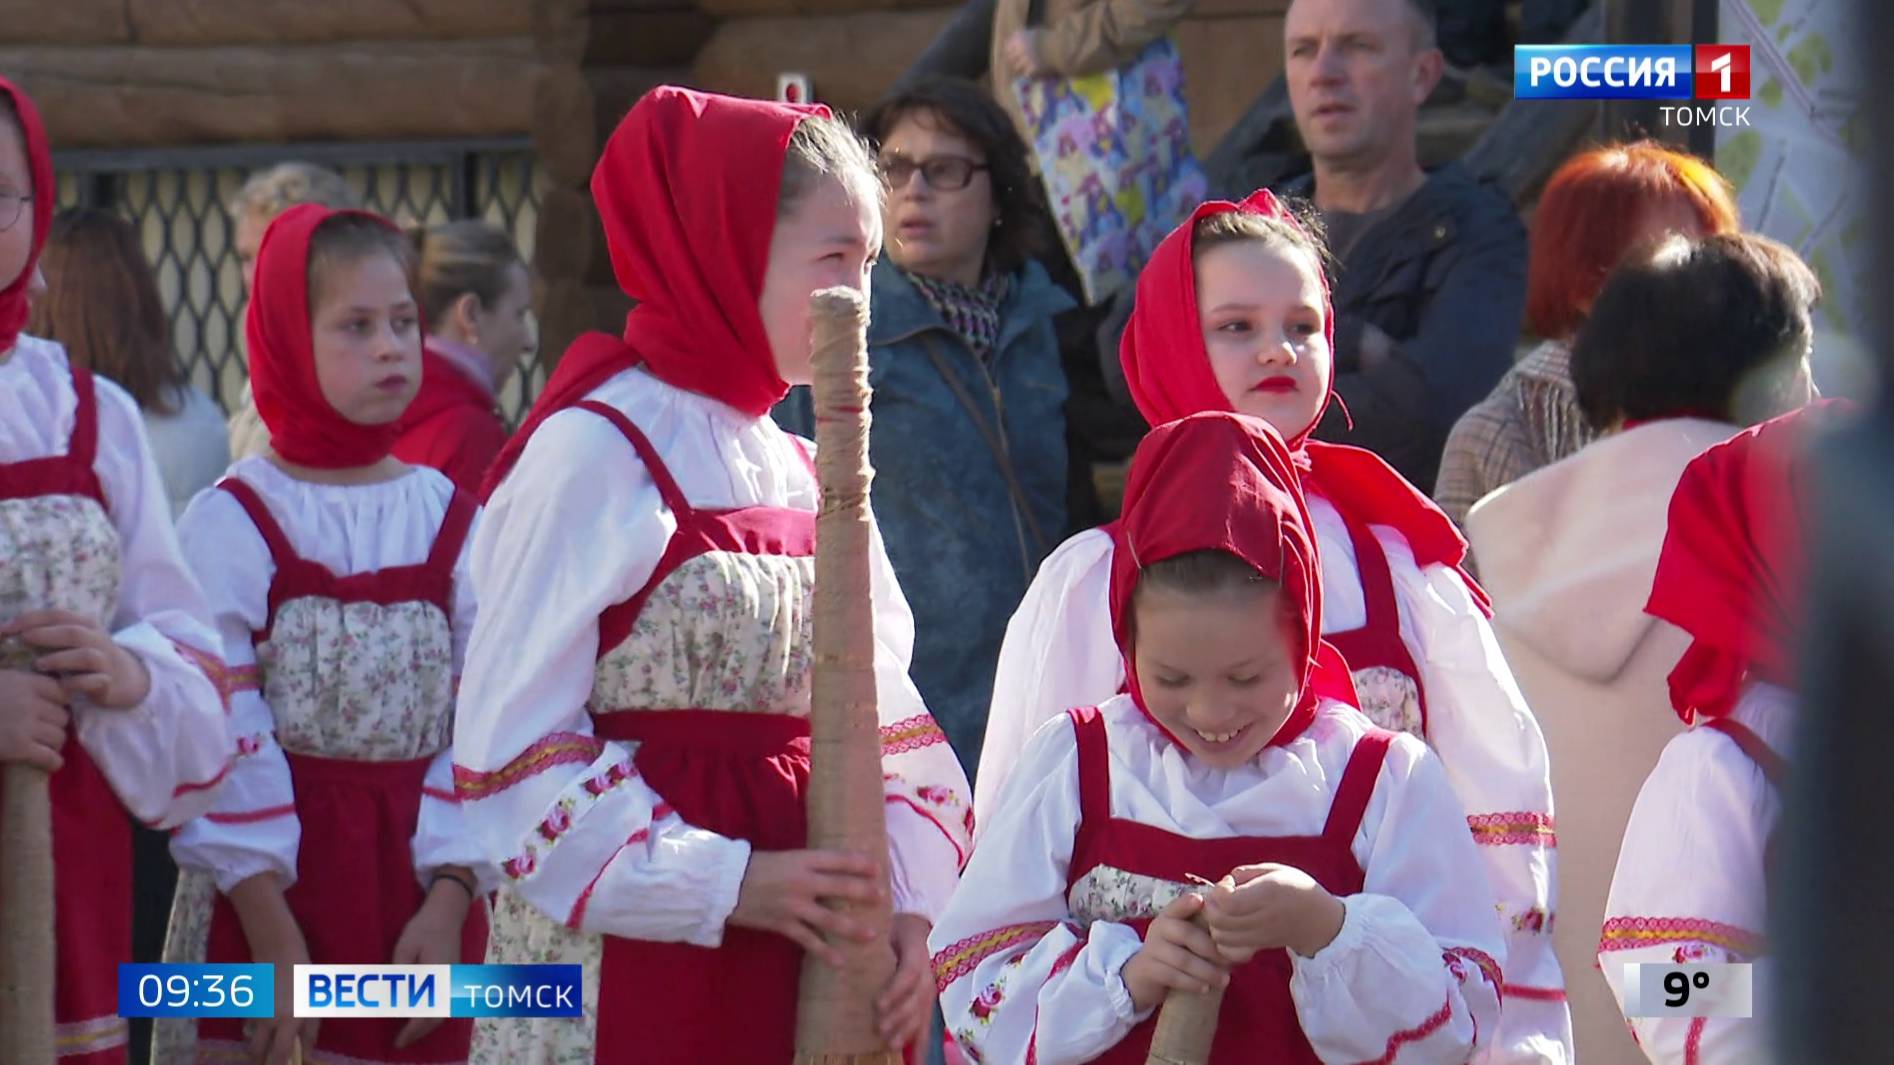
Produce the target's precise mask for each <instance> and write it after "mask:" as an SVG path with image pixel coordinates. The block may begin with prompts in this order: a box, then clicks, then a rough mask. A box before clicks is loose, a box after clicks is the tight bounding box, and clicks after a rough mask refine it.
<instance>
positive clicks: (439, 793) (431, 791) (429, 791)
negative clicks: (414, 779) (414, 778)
mask: <svg viewBox="0 0 1894 1065" xmlns="http://www.w3.org/2000/svg"><path fill="white" fill-rule="evenodd" d="M421 794H422V795H424V796H426V797H428V798H430V799H433V800H435V801H436V802H444V803H451V804H453V805H456V806H458V805H460V796H459V795H457V794H455V793H454V792H451V791H443V790H442V789H440V788H430V787H427V786H425V785H423V786H422V788H421Z"/></svg>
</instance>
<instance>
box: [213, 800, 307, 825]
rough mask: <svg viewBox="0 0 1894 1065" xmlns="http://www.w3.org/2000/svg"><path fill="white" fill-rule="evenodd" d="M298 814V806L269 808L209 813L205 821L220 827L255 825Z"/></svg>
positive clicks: (289, 805)
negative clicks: (259, 822)
mask: <svg viewBox="0 0 1894 1065" xmlns="http://www.w3.org/2000/svg"><path fill="white" fill-rule="evenodd" d="M295 812H296V804H295V803H290V804H288V805H286V806H269V807H265V808H264V809H261V810H243V811H239V812H237V813H215V812H213V813H208V814H205V815H204V820H206V821H210V822H212V823H214V824H219V825H253V824H255V823H257V822H258V821H268V820H270V819H271V818H275V817H286V816H288V815H290V814H293V813H295Z"/></svg>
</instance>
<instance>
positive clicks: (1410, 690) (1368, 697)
mask: <svg viewBox="0 0 1894 1065" xmlns="http://www.w3.org/2000/svg"><path fill="white" fill-rule="evenodd" d="M1355 692H1356V694H1358V695H1360V696H1361V712H1362V713H1364V714H1367V715H1368V720H1370V721H1372V722H1374V723H1375V725H1376V726H1378V727H1380V728H1384V729H1387V730H1388V731H1390V732H1405V733H1407V734H1408V735H1410V736H1413V737H1415V738H1417V739H1419V740H1421V741H1423V742H1425V741H1426V739H1427V736H1426V735H1425V734H1424V733H1423V731H1422V723H1421V705H1420V687H1419V685H1417V684H1415V683H1414V678H1412V677H1410V676H1408V675H1407V674H1405V673H1403V672H1401V671H1400V670H1398V669H1390V668H1389V667H1387V666H1370V667H1369V668H1367V669H1357V670H1355Z"/></svg>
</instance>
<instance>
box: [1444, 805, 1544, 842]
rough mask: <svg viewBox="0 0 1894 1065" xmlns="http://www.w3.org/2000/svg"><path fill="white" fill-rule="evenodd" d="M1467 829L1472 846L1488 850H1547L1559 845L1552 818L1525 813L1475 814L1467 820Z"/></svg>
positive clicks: (1524, 811) (1523, 811) (1522, 811)
mask: <svg viewBox="0 0 1894 1065" xmlns="http://www.w3.org/2000/svg"><path fill="white" fill-rule="evenodd" d="M1467 829H1468V831H1470V832H1472V833H1473V842H1475V843H1478V844H1481V845H1482V846H1487V847H1504V846H1508V845H1514V844H1544V845H1545V846H1547V847H1556V846H1558V845H1559V836H1558V832H1557V831H1556V830H1555V829H1554V827H1553V824H1552V816H1551V815H1550V814H1540V813H1532V812H1531V811H1526V810H1520V811H1516V812H1513V813H1503V814H1474V815H1472V816H1470V817H1468V818H1467Z"/></svg>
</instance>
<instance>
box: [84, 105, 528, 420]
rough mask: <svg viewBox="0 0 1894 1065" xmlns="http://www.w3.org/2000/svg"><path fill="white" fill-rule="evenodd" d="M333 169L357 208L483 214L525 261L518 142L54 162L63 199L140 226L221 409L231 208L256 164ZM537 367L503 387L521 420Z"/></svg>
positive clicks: (235, 277) (187, 355)
mask: <svg viewBox="0 0 1894 1065" xmlns="http://www.w3.org/2000/svg"><path fill="white" fill-rule="evenodd" d="M291 159H296V160H302V161H305V162H311V163H317V164H320V165H323V166H328V167H331V168H332V169H334V170H336V171H338V172H339V173H341V174H342V176H343V178H344V179H345V180H346V181H347V182H348V185H349V188H351V189H353V190H354V191H355V193H356V195H358V196H360V197H361V199H362V202H363V204H364V205H366V206H367V207H369V208H370V209H372V210H375V211H378V212H380V213H382V214H384V215H387V216H388V217H390V218H393V219H394V220H396V221H397V222H401V223H404V224H406V223H410V222H427V223H435V222H445V221H449V220H452V219H458V218H482V219H485V220H486V221H488V222H491V223H493V224H494V225H497V226H499V227H500V228H502V229H504V230H506V231H507V232H509V233H511V234H512V236H513V239H514V241H515V243H516V244H518V246H519V249H520V254H521V256H522V257H524V258H525V260H526V261H527V262H529V263H530V262H532V261H533V235H534V229H535V227H536V225H537V223H538V221H539V196H540V190H541V188H542V187H543V185H542V182H543V180H544V178H543V176H542V174H541V171H540V170H539V168H538V166H537V165H535V162H534V158H533V155H532V152H531V150H530V149H529V148H528V146H527V143H526V141H525V140H524V139H513V138H509V139H504V140H490V141H474V142H425V143H408V144H356V145H319V146H304V147H300V148H291V147H268V148H249V147H242V148H205V149H159V150H150V151H124V152H117V151H104V152H73V153H69V154H60V155H58V156H57V157H56V159H55V166H56V167H57V169H58V172H59V205H60V206H61V207H71V206H76V205H79V204H86V205H90V206H95V207H109V208H112V209H115V210H117V211H120V212H121V213H123V214H124V215H125V216H126V217H127V218H129V219H131V220H132V221H133V222H134V223H135V224H137V226H138V227H139V231H140V233H141V234H142V235H143V237H144V245H145V254H146V256H147V257H148V258H149V259H150V260H151V264H152V267H153V269H154V270H155V271H156V272H157V276H158V290H159V293H160V294H161V295H162V297H163V299H164V305H165V310H166V313H168V314H169V315H170V319H171V339H172V343H173V344H174V345H175V347H176V348H177V351H178V353H179V355H180V356H181V357H182V358H183V359H184V364H185V366H186V368H187V369H188V370H189V371H190V375H191V381H192V383H193V384H195V385H196V386H197V387H198V388H200V389H202V390H203V391H204V392H205V393H206V394H207V395H209V396H210V397H211V398H213V399H215V400H216V401H217V402H218V404H219V405H221V406H222V407H223V408H224V410H225V411H229V410H232V409H233V408H234V407H236V406H237V405H238V404H239V403H241V402H242V397H243V393H244V389H245V385H246V380H247V377H248V369H247V367H246V365H245V362H244V354H243V308H244V292H243V273H242V269H241V267H240V265H239V263H238V261H237V251H236V242H235V235H236V234H235V223H234V221H233V220H232V219H231V217H230V214H229V212H228V210H227V206H228V204H229V203H230V200H231V197H233V196H235V195H236V192H237V190H238V189H239V188H241V187H242V185H243V182H244V180H245V179H246V178H247V177H248V176H249V175H250V173H251V172H252V171H255V170H260V169H265V168H267V167H270V166H273V165H275V164H277V163H280V162H284V161H286V160H291ZM544 385H545V369H544V368H543V367H542V366H540V365H539V361H538V359H537V358H534V357H531V356H528V357H525V358H522V359H521V360H520V363H519V365H518V367H517V368H516V369H515V370H514V372H513V373H512V374H510V375H509V376H508V377H507V380H506V381H505V383H504V385H503V386H502V388H501V391H500V405H501V409H502V410H504V411H505V412H506V414H507V416H508V417H509V418H511V419H513V420H515V421H517V420H518V419H519V417H520V415H521V414H523V413H524V412H525V410H526V408H527V406H528V405H529V404H531V402H532V400H533V397H534V396H536V395H538V393H539V389H540V388H541V387H543V386H544Z"/></svg>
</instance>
